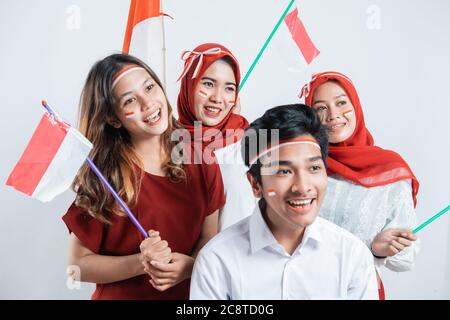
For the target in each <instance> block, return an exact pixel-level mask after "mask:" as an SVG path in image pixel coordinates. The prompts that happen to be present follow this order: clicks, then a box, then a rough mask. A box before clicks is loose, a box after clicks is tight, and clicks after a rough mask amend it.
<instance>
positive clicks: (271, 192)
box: [267, 189, 277, 197]
mask: <svg viewBox="0 0 450 320" xmlns="http://www.w3.org/2000/svg"><path fill="white" fill-rule="evenodd" d="M267 195H268V196H269V197H274V196H276V195H277V193H276V192H275V189H267Z"/></svg>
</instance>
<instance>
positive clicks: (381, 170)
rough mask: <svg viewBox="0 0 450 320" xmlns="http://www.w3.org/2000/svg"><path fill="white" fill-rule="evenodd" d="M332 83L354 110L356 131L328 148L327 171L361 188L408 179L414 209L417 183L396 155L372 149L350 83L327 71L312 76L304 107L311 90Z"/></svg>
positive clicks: (356, 96)
mask: <svg viewBox="0 0 450 320" xmlns="http://www.w3.org/2000/svg"><path fill="white" fill-rule="evenodd" d="M329 80H335V81H337V82H338V83H339V84H340V85H341V86H342V87H343V88H344V90H345V91H346V93H347V95H348V97H349V99H350V101H351V103H352V104H353V107H354V108H355V115H356V127H355V131H354V132H353V134H352V135H351V136H350V137H349V138H348V139H347V140H345V141H343V142H340V143H333V144H330V146H329V149H328V150H329V152H328V159H327V165H328V171H329V173H331V174H338V175H340V176H342V177H344V178H346V179H348V180H350V181H353V182H355V183H357V184H360V185H363V186H365V187H376V186H384V185H387V184H390V183H394V182H396V181H400V180H405V179H411V181H412V186H411V187H412V197H413V200H414V207H415V206H416V204H417V198H416V196H417V192H418V190H419V181H418V180H417V178H416V177H415V176H414V173H413V172H412V171H411V169H410V168H409V166H408V164H407V163H406V161H405V160H403V158H402V157H401V156H400V155H399V154H398V153H396V152H394V151H390V150H385V149H382V148H380V147H377V146H375V145H374V140H373V138H372V135H371V134H370V132H369V130H367V128H366V125H365V124H364V115H363V111H362V108H361V103H360V101H359V97H358V94H357V93H356V89H355V86H354V85H353V83H352V81H351V80H350V79H349V78H348V77H346V76H345V75H343V74H341V73H339V72H334V71H329V72H322V73H318V74H315V75H313V77H312V80H311V82H309V83H308V84H306V85H305V86H304V87H303V89H302V92H301V96H305V104H306V105H308V106H312V100H313V97H314V92H315V90H316V89H317V88H318V87H319V86H320V85H321V84H323V83H325V82H327V81H329Z"/></svg>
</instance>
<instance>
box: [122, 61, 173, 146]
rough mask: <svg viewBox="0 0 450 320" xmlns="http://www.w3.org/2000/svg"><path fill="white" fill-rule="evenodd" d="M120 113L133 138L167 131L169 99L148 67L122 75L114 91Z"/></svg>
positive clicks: (124, 125) (123, 123)
mask: <svg viewBox="0 0 450 320" xmlns="http://www.w3.org/2000/svg"><path fill="white" fill-rule="evenodd" d="M113 93H114V97H115V99H116V110H115V113H116V116H117V118H118V119H119V121H120V124H118V125H115V127H120V126H121V125H122V126H123V127H124V128H125V129H127V131H128V132H129V134H130V136H131V138H132V139H140V138H148V137H150V136H159V135H161V134H163V133H164V132H165V131H166V130H167V127H168V107H167V99H166V96H165V95H164V92H163V90H162V89H161V87H160V86H159V85H158V84H157V83H156V81H155V80H154V79H153V78H152V77H151V76H150V75H149V74H148V72H147V71H146V70H145V69H137V70H134V71H133V72H130V73H128V74H126V75H125V76H124V77H123V78H121V79H120V80H119V81H118V82H117V85H116V86H115V87H114V90H113Z"/></svg>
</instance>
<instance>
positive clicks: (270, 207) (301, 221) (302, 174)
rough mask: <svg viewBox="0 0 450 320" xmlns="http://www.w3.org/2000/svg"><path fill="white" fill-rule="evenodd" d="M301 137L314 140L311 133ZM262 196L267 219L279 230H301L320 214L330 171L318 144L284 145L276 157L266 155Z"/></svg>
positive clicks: (263, 160)
mask: <svg viewBox="0 0 450 320" xmlns="http://www.w3.org/2000/svg"><path fill="white" fill-rule="evenodd" d="M298 139H313V138H312V137H311V136H309V135H304V136H299V137H297V138H296V140H298ZM260 161H261V162H262V163H263V167H262V169H261V185H260V188H261V189H262V190H261V191H262V196H263V197H264V198H265V200H266V202H267V211H266V215H267V218H268V219H269V220H270V223H271V224H272V225H273V226H274V227H276V228H278V229H289V230H293V229H299V228H305V227H306V226H308V225H310V224H312V223H313V222H314V220H315V219H316V217H317V215H318V214H319V210H320V206H321V204H322V201H323V198H324V196H325V192H326V188H327V173H326V169H325V164H324V161H323V159H322V155H321V152H320V149H319V147H318V146H315V145H312V144H308V143H296V144H291V145H286V146H282V147H281V148H280V149H279V150H278V152H277V153H276V156H264V157H263V158H261V159H260Z"/></svg>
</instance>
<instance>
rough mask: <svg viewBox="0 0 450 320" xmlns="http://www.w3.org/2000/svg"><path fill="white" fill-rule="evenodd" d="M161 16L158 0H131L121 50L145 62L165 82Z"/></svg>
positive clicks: (162, 14) (162, 22)
mask: <svg viewBox="0 0 450 320" xmlns="http://www.w3.org/2000/svg"><path fill="white" fill-rule="evenodd" d="M163 16H166V14H164V13H162V12H161V2H160V0H131V4H130V11H129V13H128V22H127V29H126V31H125V39H124V42H123V48H122V51H123V52H124V53H129V54H131V55H134V56H136V57H138V58H139V59H141V60H142V61H144V62H145V63H147V64H148V65H149V66H150V67H151V68H152V69H153V71H155V73H156V74H157V75H158V77H160V78H161V80H162V81H163V83H165V44H164V43H165V41H164V21H163Z"/></svg>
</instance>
